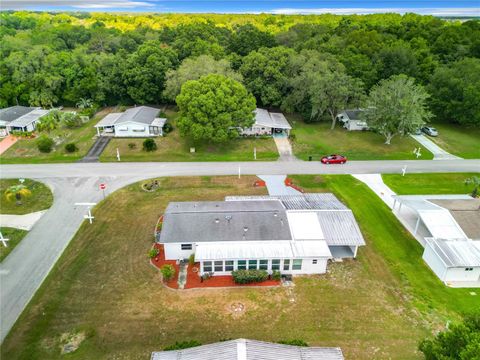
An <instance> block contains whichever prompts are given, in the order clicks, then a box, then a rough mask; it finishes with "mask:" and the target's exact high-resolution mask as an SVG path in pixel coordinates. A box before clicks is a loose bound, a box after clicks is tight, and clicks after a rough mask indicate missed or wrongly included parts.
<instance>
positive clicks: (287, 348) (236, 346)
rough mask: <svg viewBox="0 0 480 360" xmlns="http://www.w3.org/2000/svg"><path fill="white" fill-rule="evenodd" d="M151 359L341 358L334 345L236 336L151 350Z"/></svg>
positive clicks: (327, 359)
mask: <svg viewBox="0 0 480 360" xmlns="http://www.w3.org/2000/svg"><path fill="white" fill-rule="evenodd" d="M151 360H344V357H343V354H342V350H341V349H340V348H338V347H336V348H334V347H301V346H292V345H283V344H275V343H269V342H264V341H257V340H247V339H237V340H229V341H223V342H217V343H213V344H208V345H201V346H197V347H193V348H188V349H182V350H173V351H160V352H153V353H152V356H151Z"/></svg>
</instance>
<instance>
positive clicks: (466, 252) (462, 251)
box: [425, 238, 480, 267]
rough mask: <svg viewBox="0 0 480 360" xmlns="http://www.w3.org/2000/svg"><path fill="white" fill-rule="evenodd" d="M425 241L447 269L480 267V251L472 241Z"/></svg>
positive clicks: (429, 239)
mask: <svg viewBox="0 0 480 360" xmlns="http://www.w3.org/2000/svg"><path fill="white" fill-rule="evenodd" d="M425 240H426V241H427V244H428V245H429V246H430V247H431V248H432V249H433V251H434V252H435V253H436V254H437V255H438V257H439V258H440V259H441V260H442V261H443V263H444V264H445V265H446V266H447V267H470V266H480V250H479V249H478V248H477V247H476V246H475V245H474V244H473V241H471V240H464V239H460V240H445V239H434V238H425Z"/></svg>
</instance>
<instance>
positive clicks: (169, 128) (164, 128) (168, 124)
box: [163, 123, 173, 134]
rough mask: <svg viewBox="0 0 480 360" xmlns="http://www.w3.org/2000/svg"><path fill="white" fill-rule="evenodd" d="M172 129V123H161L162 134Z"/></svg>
mask: <svg viewBox="0 0 480 360" xmlns="http://www.w3.org/2000/svg"><path fill="white" fill-rule="evenodd" d="M172 130H173V126H172V124H170V123H165V125H163V133H164V134H168V133H170V132H172Z"/></svg>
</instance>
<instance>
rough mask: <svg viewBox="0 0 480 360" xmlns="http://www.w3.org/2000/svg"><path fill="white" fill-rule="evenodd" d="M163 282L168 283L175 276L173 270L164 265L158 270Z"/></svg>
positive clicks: (171, 267)
mask: <svg viewBox="0 0 480 360" xmlns="http://www.w3.org/2000/svg"><path fill="white" fill-rule="evenodd" d="M160 272H161V273H162V278H163V281H167V282H168V281H170V280H172V279H173V277H174V276H175V268H174V267H173V266H172V265H170V264H165V265H163V266H162V267H161V268H160Z"/></svg>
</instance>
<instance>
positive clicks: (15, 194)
mask: <svg viewBox="0 0 480 360" xmlns="http://www.w3.org/2000/svg"><path fill="white" fill-rule="evenodd" d="M30 195H32V192H31V191H30V190H29V189H28V188H27V187H26V186H25V185H23V184H17V185H12V186H10V187H8V188H7V190H5V197H6V198H7V200H8V201H12V200H13V199H15V201H16V203H17V205H22V197H27V196H30Z"/></svg>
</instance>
